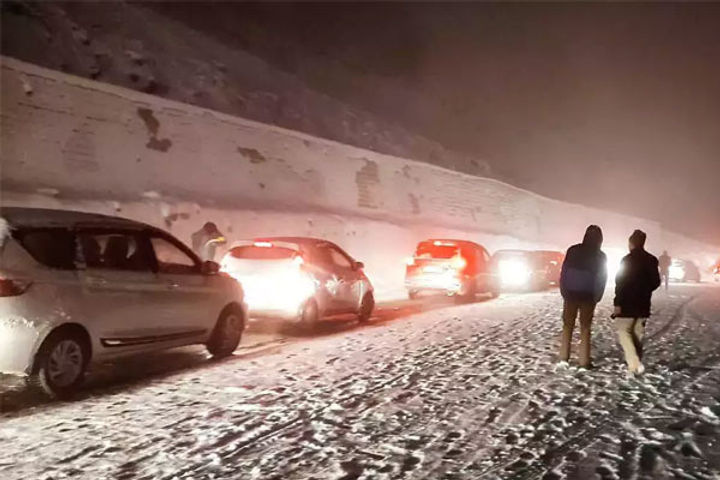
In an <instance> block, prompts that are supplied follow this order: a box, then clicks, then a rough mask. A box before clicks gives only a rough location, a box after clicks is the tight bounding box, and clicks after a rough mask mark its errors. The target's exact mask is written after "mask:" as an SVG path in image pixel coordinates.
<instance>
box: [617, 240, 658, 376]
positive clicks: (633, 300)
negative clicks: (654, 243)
mask: <svg viewBox="0 0 720 480" xmlns="http://www.w3.org/2000/svg"><path fill="white" fill-rule="evenodd" d="M646 239H647V235H645V232H642V231H640V230H635V231H634V232H633V234H632V235H630V240H629V247H630V253H629V254H628V255H626V256H625V258H623V260H622V263H621V264H620V270H619V271H618V274H617V276H616V277H615V301H614V305H615V310H614V312H613V317H614V318H616V320H615V325H616V328H617V332H618V338H619V340H620V345H621V346H622V348H623V351H624V352H625V361H626V362H627V365H628V372H629V373H630V374H631V375H634V374H641V373H643V372H644V371H645V367H644V366H643V364H642V353H643V345H642V341H643V337H644V336H645V322H646V321H647V319H648V317H649V316H650V301H651V298H652V292H653V291H654V290H656V289H657V288H658V287H659V286H660V283H661V282H660V271H659V270H658V259H657V258H655V257H654V256H653V255H651V254H650V253H648V252H646V251H645V240H646Z"/></svg>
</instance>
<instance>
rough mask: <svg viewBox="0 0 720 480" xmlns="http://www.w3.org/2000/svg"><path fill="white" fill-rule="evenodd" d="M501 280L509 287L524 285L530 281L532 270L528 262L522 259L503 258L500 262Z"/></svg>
mask: <svg viewBox="0 0 720 480" xmlns="http://www.w3.org/2000/svg"><path fill="white" fill-rule="evenodd" d="M498 270H499V273H500V281H501V282H502V284H503V285H505V286H508V287H522V286H525V285H527V284H528V283H529V282H530V277H531V275H532V272H531V270H530V268H529V267H528V264H527V262H525V261H524V260H520V259H512V260H501V261H500V263H499V264H498Z"/></svg>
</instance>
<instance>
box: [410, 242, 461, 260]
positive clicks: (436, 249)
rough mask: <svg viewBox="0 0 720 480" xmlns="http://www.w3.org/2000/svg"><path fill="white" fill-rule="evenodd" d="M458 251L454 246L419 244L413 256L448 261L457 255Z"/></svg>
mask: <svg viewBox="0 0 720 480" xmlns="http://www.w3.org/2000/svg"><path fill="white" fill-rule="evenodd" d="M459 252H460V250H459V249H458V247H457V246H456V245H442V244H435V243H429V242H428V243H421V244H420V245H418V247H417V251H416V252H415V256H416V257H418V258H438V259H449V258H453V257H455V256H456V255H458V254H459Z"/></svg>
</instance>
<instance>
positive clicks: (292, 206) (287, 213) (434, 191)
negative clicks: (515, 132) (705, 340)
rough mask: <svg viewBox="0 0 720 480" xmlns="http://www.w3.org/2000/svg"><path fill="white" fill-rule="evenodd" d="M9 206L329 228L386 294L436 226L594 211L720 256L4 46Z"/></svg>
mask: <svg viewBox="0 0 720 480" xmlns="http://www.w3.org/2000/svg"><path fill="white" fill-rule="evenodd" d="M1 80H2V134H1V135H2V136H1V139H2V151H1V152H0V153H1V157H0V160H1V161H0V165H1V170H0V186H1V187H2V197H1V199H2V201H3V203H4V204H33V205H47V206H61V207H64V208H80V209H83V210H93V211H102V212H105V213H119V214H122V215H125V216H128V217H132V218H138V219H141V220H144V221H147V222H149V223H153V224H158V225H164V226H165V227H166V228H168V229H169V230H171V231H172V232H174V233H176V234H177V235H178V236H179V237H181V238H182V239H183V240H185V241H188V240H189V233H190V232H191V231H193V230H195V229H197V228H199V226H200V225H201V224H202V223H204V222H205V221H207V220H215V221H216V222H217V223H218V224H219V225H220V226H221V228H223V229H225V230H226V231H227V232H228V236H230V237H232V238H240V237H247V236H255V235H267V234H275V233H282V234H311V235H315V236H323V237H328V238H330V239H332V240H335V241H337V242H338V243H340V244H341V245H343V246H345V247H346V248H347V249H348V250H349V251H350V252H351V253H352V254H354V255H356V256H357V257H358V258H360V259H362V260H364V261H366V263H367V264H368V270H369V271H370V273H371V274H373V273H374V274H375V277H376V279H375V281H376V283H378V285H379V286H380V287H381V289H382V290H383V292H388V293H387V295H390V294H395V293H396V292H397V291H399V289H400V283H401V280H402V259H403V258H404V257H406V256H408V255H409V254H410V253H411V251H412V247H413V245H414V244H415V243H416V242H417V241H419V240H421V239H422V238H423V237H428V236H447V237H461V238H468V239H474V240H478V241H481V242H484V243H485V244H486V245H487V246H488V248H489V249H490V250H491V251H492V250H494V249H498V248H502V247H505V246H540V247H546V248H559V249H564V248H566V247H567V245H568V244H570V243H573V242H575V241H577V240H578V239H579V237H580V236H581V235H582V232H583V230H584V228H585V226H587V225H588V224H589V223H597V224H599V225H601V226H602V227H603V229H604V230H605V233H606V239H607V242H606V245H608V246H610V247H611V248H612V247H615V248H618V249H622V248H624V247H625V244H626V238H627V236H628V235H629V233H630V232H631V231H632V230H633V229H634V228H643V229H644V230H646V231H647V232H648V235H649V238H650V240H649V248H650V249H651V250H656V251H657V250H660V249H662V248H667V249H668V250H669V251H670V252H671V253H672V254H674V255H676V256H685V257H692V258H694V259H696V260H697V261H700V262H702V263H709V262H712V261H713V260H714V259H715V257H716V256H717V254H718V252H720V249H718V248H715V247H714V246H710V245H705V244H701V243H700V242H695V241H693V240H691V239H688V238H685V237H683V236H680V235H677V234H672V233H670V232H666V231H664V230H663V229H662V226H661V225H659V224H658V223H657V222H652V221H649V220H644V219H639V218H632V217H628V216H624V215H620V214H616V213H612V212H607V211H602V210H598V209H591V208H586V207H583V206H581V205H573V204H568V203H564V202H559V201H556V200H551V199H548V198H544V197H541V196H539V195H536V194H534V193H532V192H528V191H524V190H521V189H518V188H515V187H513V186H511V185H507V184H504V183H501V182H498V181H495V180H490V179H484V178H479V177H474V176H470V175H465V174H460V173H457V172H453V171H449V170H445V169H441V168H438V167H434V166H431V165H428V164H424V163H420V162H415V161H412V160H409V159H403V158H398V157H392V156H387V155H381V154H378V153H375V152H372V151H368V150H362V149H359V148H354V147H350V146H347V145H343V144H339V143H336V142H332V141H327V140H323V139H319V138H315V137H311V136H308V135H304V134H300V133H297V132H294V131H289V130H284V129H280V128H277V127H273V126H269V125H264V124H259V123H256V122H252V121H248V120H245V119H242V118H237V117H231V116H228V115H224V114H220V113H217V112H213V111H210V110H204V109H200V108H196V107H192V106H189V105H186V104H182V103H178V102H173V101H169V100H164V99H161V98H158V97H154V96H150V95H145V94H141V93H138V92H134V91H130V90H127V89H123V88H119V87H114V86H111V85H107V84H103V83H99V82H94V81H91V80H86V79H82V78H78V77H73V76H70V75H66V74H63V73H60V72H56V71H51V70H47V69H44V68H40V67H37V66H33V65H30V64H25V63H22V62H19V61H17V60H13V59H9V58H6V57H4V58H2V77H1Z"/></svg>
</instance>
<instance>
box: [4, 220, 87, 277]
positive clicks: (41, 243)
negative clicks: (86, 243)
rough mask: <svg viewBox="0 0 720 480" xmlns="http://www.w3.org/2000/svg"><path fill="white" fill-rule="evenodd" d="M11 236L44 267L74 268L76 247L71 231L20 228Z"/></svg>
mask: <svg viewBox="0 0 720 480" xmlns="http://www.w3.org/2000/svg"><path fill="white" fill-rule="evenodd" d="M13 236H14V237H15V239H16V240H17V241H18V243H20V245H22V247H23V248H24V249H25V250H26V251H27V252H28V253H29V254H30V256H32V257H33V258H34V259H35V260H36V261H38V262H39V263H41V264H43V265H45V266H46V267H50V268H58V269H61V270H74V269H75V268H76V260H77V248H76V243H75V240H76V239H75V234H74V233H73V232H72V231H70V230H68V229H64V228H45V229H35V230H21V231H17V232H15V233H14V234H13Z"/></svg>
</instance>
